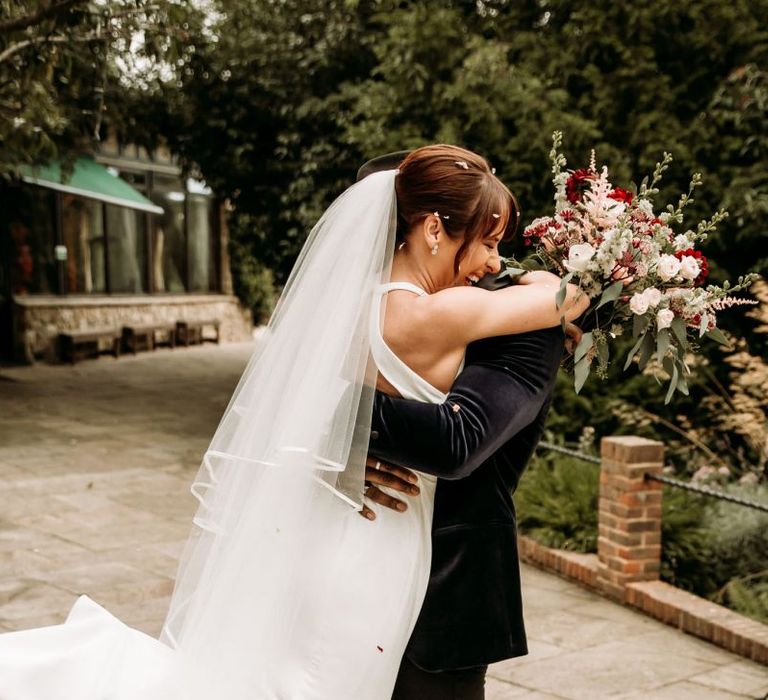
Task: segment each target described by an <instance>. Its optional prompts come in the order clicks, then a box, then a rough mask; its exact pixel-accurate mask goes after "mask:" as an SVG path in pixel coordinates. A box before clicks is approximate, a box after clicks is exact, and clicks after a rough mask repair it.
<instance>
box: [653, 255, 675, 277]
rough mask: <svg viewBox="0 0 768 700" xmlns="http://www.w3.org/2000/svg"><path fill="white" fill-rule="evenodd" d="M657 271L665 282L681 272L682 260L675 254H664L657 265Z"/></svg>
mask: <svg viewBox="0 0 768 700" xmlns="http://www.w3.org/2000/svg"><path fill="white" fill-rule="evenodd" d="M656 272H657V273H658V275H659V277H661V279H662V280H663V281H664V282H668V281H669V280H671V279H672V278H673V277H674V276H675V275H676V274H677V273H678V272H680V261H679V260H678V259H677V258H676V257H675V256H674V255H662V256H660V257H659V262H658V263H657V265H656Z"/></svg>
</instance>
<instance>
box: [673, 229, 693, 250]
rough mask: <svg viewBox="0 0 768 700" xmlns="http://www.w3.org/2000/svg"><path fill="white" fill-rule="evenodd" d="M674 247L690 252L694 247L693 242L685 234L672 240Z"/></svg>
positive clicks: (680, 234)
mask: <svg viewBox="0 0 768 700" xmlns="http://www.w3.org/2000/svg"><path fill="white" fill-rule="evenodd" d="M672 245H673V246H674V247H675V250H688V249H689V248H692V247H693V241H692V240H691V239H690V238H688V236H686V235H685V234H684V233H679V234H678V235H677V236H675V237H674V239H673V240H672Z"/></svg>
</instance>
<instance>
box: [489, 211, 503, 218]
mask: <svg viewBox="0 0 768 700" xmlns="http://www.w3.org/2000/svg"><path fill="white" fill-rule="evenodd" d="M491 216H493V218H494V219H500V218H501V214H497V213H496V212H493V214H491Z"/></svg>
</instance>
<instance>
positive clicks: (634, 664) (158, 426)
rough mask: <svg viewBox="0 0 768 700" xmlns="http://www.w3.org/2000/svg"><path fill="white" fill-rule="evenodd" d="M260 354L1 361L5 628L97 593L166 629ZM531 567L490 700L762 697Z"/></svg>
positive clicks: (758, 674) (699, 656)
mask: <svg viewBox="0 0 768 700" xmlns="http://www.w3.org/2000/svg"><path fill="white" fill-rule="evenodd" d="M251 350H252V345H251V344H249V343H243V344H231V345H222V346H204V347H193V348H185V349H176V350H167V349H160V350H157V351H155V352H154V353H144V354H139V355H138V356H136V357H121V358H120V359H119V360H114V359H113V358H111V357H102V358H100V359H99V360H96V361H85V362H83V363H81V364H78V365H76V366H75V367H69V366H56V367H52V366H44V365H40V366H35V367H19V368H5V369H0V415H2V416H3V419H2V422H0V493H2V496H3V498H2V510H0V630H12V629H21V628H25V627H32V626H39V625H44V624H52V623H57V622H61V621H62V620H63V619H64V617H65V615H66V613H67V611H68V610H69V607H70V606H71V604H72V602H73V601H74V600H75V598H76V596H77V595H78V594H79V593H88V594H89V595H90V596H91V597H92V598H94V599H95V600H97V601H98V602H99V603H101V604H103V605H105V606H106V607H107V608H109V610H110V611H112V612H114V613H115V614H116V615H117V616H118V617H120V618H121V619H123V620H124V621H125V622H127V623H129V624H131V625H134V626H135V627H138V628H140V629H142V630H144V631H146V632H149V633H151V634H157V633H158V632H159V629H160V625H161V623H162V620H163V617H164V614H165V610H166V607H167V604H168V598H169V595H170V593H171V590H172V585H173V576H174V573H175V569H176V557H177V556H178V554H179V552H180V549H181V546H182V544H183V542H184V540H185V539H186V536H187V533H188V530H189V518H190V514H191V512H192V510H193V508H194V499H193V498H192V496H191V495H190V494H189V489H188V486H189V482H190V479H191V477H192V475H193V474H194V473H195V471H196V470H197V467H198V465H199V462H200V457H201V455H202V453H203V451H204V449H205V448H206V447H207V445H208V442H209V440H210V438H211V436H212V434H213V431H214V430H215V428H216V425H217V423H218V420H219V418H220V417H221V414H222V412H223V410H224V408H225V406H226V404H227V402H228V400H229V396H230V394H231V392H232V390H233V389H234V387H235V385H236V383H237V379H238V378H239V376H240V373H241V371H242V369H243V368H244V366H245V364H246V362H247V360H248V357H249V355H250V352H251ZM523 577H524V595H525V604H526V613H527V614H526V619H527V623H528V633H529V638H530V642H531V653H530V654H529V655H528V656H526V657H523V658H521V659H513V660H510V661H506V662H503V663H499V664H495V665H494V666H493V667H492V668H491V670H490V678H489V681H488V692H487V697H488V700H508V699H509V700H511V699H513V698H515V699H516V698H528V699H531V700H533V699H535V698H538V699H545V698H567V699H572V700H580V699H582V698H584V699H589V700H594V699H599V698H641V697H642V698H652V699H654V700H655V699H657V698H658V699H659V700H665V699H674V700H688V699H689V698H690V699H691V700H694V699H695V700H700V699H701V700H717V699H721V698H722V699H725V698H753V699H754V698H760V699H763V698H765V697H766V695H767V694H768V669H766V668H764V667H762V666H758V665H757V664H755V663H752V662H749V661H745V660H743V659H741V658H740V657H737V656H734V655H732V654H729V653H727V652H725V651H722V650H720V649H718V648H717V647H714V646H712V645H710V644H707V643H705V642H702V641H699V640H697V639H695V638H693V637H690V636H688V635H685V634H683V633H681V632H678V631H676V630H674V629H671V628H669V627H666V626H664V625H662V624H660V623H658V622H656V621H653V620H651V619H649V618H646V617H644V616H642V615H640V614H638V613H636V612H634V611H631V610H628V609H626V608H623V607H621V606H619V605H616V604H614V603H611V602H608V601H606V600H604V599H602V598H600V597H598V596H596V595H593V594H592V593H589V592H587V591H585V590H583V589H581V588H580V587H578V586H576V585H574V584H571V583H569V582H566V581H563V580H561V579H559V578H557V577H554V576H550V575H548V574H544V573H542V572H540V571H537V570H535V569H531V568H529V567H524V569H523ZM297 700H299V699H297Z"/></svg>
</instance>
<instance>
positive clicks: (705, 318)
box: [699, 312, 709, 338]
mask: <svg viewBox="0 0 768 700" xmlns="http://www.w3.org/2000/svg"><path fill="white" fill-rule="evenodd" d="M707 326H709V314H708V313H706V312H705V313H703V314H701V321H699V338H701V336H703V335H704V334H705V333H706V332H707Z"/></svg>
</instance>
